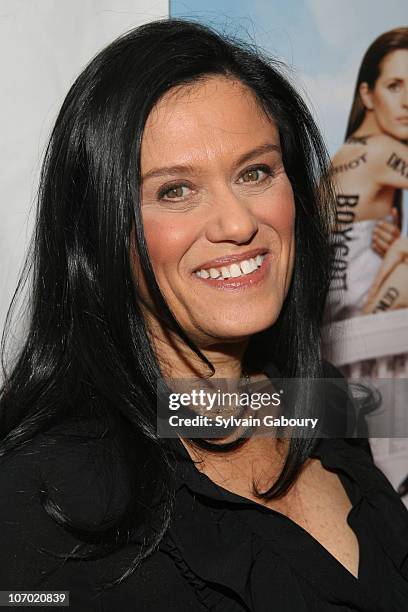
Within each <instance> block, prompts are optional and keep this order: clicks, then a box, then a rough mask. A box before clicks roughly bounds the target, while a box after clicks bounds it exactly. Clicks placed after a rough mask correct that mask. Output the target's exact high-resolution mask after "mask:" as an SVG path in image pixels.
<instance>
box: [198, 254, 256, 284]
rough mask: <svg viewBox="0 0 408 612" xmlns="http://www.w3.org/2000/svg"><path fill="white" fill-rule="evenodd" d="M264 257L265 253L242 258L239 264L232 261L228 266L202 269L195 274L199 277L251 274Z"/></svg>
mask: <svg viewBox="0 0 408 612" xmlns="http://www.w3.org/2000/svg"><path fill="white" fill-rule="evenodd" d="M264 259H265V255H257V256H256V257H251V259H244V260H243V261H240V262H239V264H237V263H233V264H231V265H230V266H229V267H228V266H222V268H221V269H220V270H218V269H217V268H210V269H209V270H204V269H202V270H199V271H197V272H195V274H196V275H197V276H198V277H200V278H214V279H216V278H218V279H220V277H222V278H223V279H225V278H238V277H239V276H242V275H243V274H251V272H254V271H255V270H257V269H258V268H259V267H260V266H261V265H262V262H263V260H264Z"/></svg>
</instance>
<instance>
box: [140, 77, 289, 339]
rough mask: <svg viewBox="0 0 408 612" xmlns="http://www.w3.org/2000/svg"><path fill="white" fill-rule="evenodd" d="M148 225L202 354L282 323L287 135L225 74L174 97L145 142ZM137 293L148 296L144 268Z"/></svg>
mask: <svg viewBox="0 0 408 612" xmlns="http://www.w3.org/2000/svg"><path fill="white" fill-rule="evenodd" d="M141 171H142V200H141V206H142V218H143V225H144V232H145V237H146V243H147V247H148V252H149V255H150V260H151V263H152V266H153V270H154V273H155V276H156V279H157V282H158V284H159V286H160V289H161V291H162V293H163V294H164V297H165V299H166V301H167V303H168V304H169V306H170V308H171V310H172V312H173V314H174V315H175V317H176V318H177V320H178V321H179V323H180V324H181V326H182V327H183V328H184V330H185V331H186V332H187V333H188V334H189V336H190V337H191V338H192V339H193V340H194V341H195V342H197V343H199V345H200V346H202V347H203V346H207V345H210V344H213V343H215V342H218V341H237V340H239V339H243V338H246V337H247V336H249V335H251V334H253V333H255V332H258V331H261V330H263V329H265V328H267V327H269V326H270V325H271V324H273V323H274V321H275V320H276V318H277V317H278V315H279V312H280V310H281V308H282V304H283V302H284V300H285V296H286V294H287V291H288V288H289V284H290V280H291V274H292V268H293V260H294V220H295V205H294V197H293V191H292V187H291V184H290V182H289V179H288V177H287V176H286V173H285V169H284V167H283V164H282V159H281V151H280V142H279V134H278V130H277V127H276V125H275V123H274V121H271V120H270V119H269V118H268V117H267V116H266V115H265V113H264V112H263V111H262V110H261V108H260V107H259V105H258V103H257V101H256V99H255V97H254V95H253V94H252V92H251V91H250V90H249V89H248V88H246V87H245V86H243V85H242V84H241V83H240V82H238V81H234V80H232V79H227V78H225V77H222V76H219V77H218V76H216V77H215V76H214V77H208V78H206V79H205V80H204V81H201V82H199V83H195V84H193V85H189V86H182V87H179V88H176V89H174V90H171V91H169V92H168V93H167V94H166V95H165V96H164V97H163V98H162V99H161V100H160V101H159V103H158V104H157V105H156V107H155V108H154V109H153V110H152V112H151V114H150V116H149V117H148V120H147V123H146V128H145V132H144V136H143V141H142V151H141ZM136 277H137V279H138V282H139V289H140V291H141V292H142V293H143V294H144V296H145V297H147V298H148V288H147V286H146V283H145V282H144V280H143V279H142V278H141V273H140V269H139V270H138V269H137V266H136Z"/></svg>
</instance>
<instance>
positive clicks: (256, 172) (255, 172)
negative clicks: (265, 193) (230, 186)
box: [238, 166, 272, 183]
mask: <svg viewBox="0 0 408 612" xmlns="http://www.w3.org/2000/svg"><path fill="white" fill-rule="evenodd" d="M271 174H272V172H271V169H270V168H268V166H257V167H256V168H248V170H245V172H244V173H243V174H241V176H240V177H239V179H238V182H239V183H260V182H262V181H263V180H265V179H266V178H267V177H268V176H271Z"/></svg>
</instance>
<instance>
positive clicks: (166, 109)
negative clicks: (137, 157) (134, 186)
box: [142, 76, 279, 165]
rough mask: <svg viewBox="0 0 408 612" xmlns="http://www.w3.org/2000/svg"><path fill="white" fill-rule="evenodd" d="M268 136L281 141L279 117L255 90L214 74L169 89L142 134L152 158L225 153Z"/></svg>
mask: <svg viewBox="0 0 408 612" xmlns="http://www.w3.org/2000/svg"><path fill="white" fill-rule="evenodd" d="M265 142H271V143H272V144H276V145H279V134H278V130H277V127H276V124H275V122H274V121H273V120H272V119H271V118H270V117H269V116H268V115H267V114H266V112H265V111H264V110H263V109H262V107H261V106H260V104H259V102H258V100H257V98H256V96H255V94H254V93H253V92H252V91H251V90H250V89H249V88H248V87H247V86H246V85H244V84H243V83H241V82H240V81H238V80H233V79H232V78H230V77H224V76H211V77H208V78H206V79H205V80H200V81H198V82H196V83H193V84H189V85H184V86H180V87H177V88H174V90H170V91H169V92H167V94H166V95H165V96H163V98H162V99H161V100H160V101H159V102H158V104H157V105H156V106H155V107H154V108H153V110H152V112H151V113H150V115H149V117H148V120H147V122H146V127H145V131H144V135H143V140H142V165H143V161H145V162H146V160H147V159H149V158H152V159H153V158H156V159H157V158H162V157H166V156H170V157H171V158H172V159H173V161H174V163H177V159H178V157H180V158H181V159H184V158H185V157H186V155H187V157H188V156H192V157H197V158H200V157H202V156H203V157H205V158H211V156H214V155H216V156H219V155H221V156H222V155H223V154H224V153H225V154H226V153H228V152H234V153H235V152H237V153H239V151H238V150H239V149H241V148H247V147H253V148H255V147H257V146H260V145H262V144H264V143H265Z"/></svg>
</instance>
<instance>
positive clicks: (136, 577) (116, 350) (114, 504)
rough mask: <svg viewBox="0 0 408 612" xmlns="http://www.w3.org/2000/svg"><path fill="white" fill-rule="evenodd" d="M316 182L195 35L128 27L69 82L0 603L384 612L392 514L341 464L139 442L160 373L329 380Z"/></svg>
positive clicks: (11, 386) (49, 167)
mask: <svg viewBox="0 0 408 612" xmlns="http://www.w3.org/2000/svg"><path fill="white" fill-rule="evenodd" d="M326 168H327V165H326V154H325V150H324V147H323V145H322V142H321V139H320V136H319V134H318V131H317V129H316V127H315V125H314V123H313V120H312V118H311V117H310V114H309V112H308V111H307V109H306V106H305V105H304V103H303V102H302V100H301V99H300V98H299V97H298V95H297V94H296V93H295V91H294V90H293V88H292V87H291V86H290V85H289V83H288V82H287V81H286V79H285V78H283V77H282V76H281V74H280V73H279V72H278V71H277V69H276V67H275V66H274V64H273V63H272V62H269V61H267V60H266V59H263V58H262V57H261V56H260V55H259V53H258V52H255V51H253V50H248V49H246V48H245V46H243V45H240V44H238V43H236V42H234V43H232V42H229V41H227V40H225V39H224V38H222V37H220V36H219V35H218V34H215V33H214V32H212V31H211V30H208V29H207V28H205V27H203V26H199V25H197V24H193V23H189V22H183V21H177V20H169V21H163V22H156V23H151V24H148V25H145V26H143V27H141V28H138V29H135V30H133V31H131V32H130V33H128V34H127V35H126V36H124V37H122V38H119V39H118V40H117V41H115V42H114V43H112V44H111V45H110V46H109V47H107V48H106V49H105V50H103V51H102V52H101V53H100V54H99V55H98V56H97V57H96V58H95V59H94V60H93V61H92V62H91V63H90V64H89V66H88V67H87V68H86V69H85V70H84V72H83V73H82V74H81V75H80V76H79V78H78V79H77V81H76V82H75V84H74V85H73V87H72V89H71V90H70V92H69V93H68V96H67V98H66V100H65V102H64V104H63V107H62V109H61V112H60V114H59V116H58V118H57V121H56V125H55V128H54V130H53V134H52V137H51V141H50V145H49V147H48V151H47V156H46V160H45V164H44V170H43V174H42V186H41V191H40V203H39V217H38V224H37V230H36V236H35V245H34V278H33V293H32V296H31V300H32V301H31V313H30V314H31V322H30V327H29V330H28V335H27V339H26V342H25V344H24V347H23V350H22V351H21V353H20V355H19V357H18V359H17V360H16V362H15V365H14V367H13V368H12V370H11V372H10V373H9V375H8V377H7V379H6V383H5V386H4V390H3V397H2V404H1V415H2V430H3V443H2V455H3V460H2V466H1V470H0V480H1V482H0V486H1V491H2V498H1V499H2V501H1V511H0V515H1V532H2V552H1V557H2V558H1V563H0V568H1V569H0V573H1V584H2V589H3V590H4V589H14V590H16V589H17V590H21V589H26V590H27V589H35V588H36V589H42V590H47V591H50V590H52V591H54V592H55V591H56V590H70V605H71V608H72V609H74V610H86V611H87V612H90V611H92V610H108V611H110V610H112V611H114V610H115V611H116V610H124V611H126V610H135V609H137V610H143V611H149V610H150V611H155V612H156V611H160V612H161V611H165V610H166V611H167V610H174V611H177V612H180V611H182V610H189V611H191V610H197V611H200V610H223V611H225V610H237V611H238V610H255V611H257V612H259V611H264V610H269V609H271V607H273V608H274V609H275V610H280V611H283V610H288V611H289V610H290V611H291V612H292V611H293V610H296V611H301V610H313V612H318V611H319V610H325V611H327V610H330V609H333V610H334V609H336V610H338V609H339V606H341V607H342V608H343V609H353V610H355V609H358V610H374V609H382V610H387V611H389V610H391V609H393V607H392V606H394V609H398V610H401V609H404V608H405V607H406V605H407V603H408V582H407V579H408V567H407V565H406V564H405V558H406V556H407V552H408V515H407V513H406V510H405V508H404V507H403V505H402V504H401V502H400V501H399V499H398V497H397V496H396V494H395V493H394V491H393V490H392V488H391V486H390V485H389V483H388V481H387V480H386V479H385V477H384V476H383V475H382V474H381V473H380V472H379V471H378V470H377V469H376V468H375V467H374V466H373V464H372V462H371V459H370V457H369V455H368V454H366V453H365V451H364V450H362V449H360V448H358V447H356V446H353V445H351V444H349V443H348V442H346V441H342V440H330V439H326V440H323V439H321V440H318V439H316V435H315V436H314V437H313V436H309V437H301V438H292V439H285V438H280V439H276V438H272V437H265V436H262V437H260V436H257V437H250V438H248V439H238V440H233V439H231V437H229V438H227V439H226V441H215V442H212V443H211V442H210V441H209V440H207V439H204V440H200V439H198V440H189V439H182V440H166V439H161V438H159V437H158V435H157V431H156V395H157V393H156V384H157V381H158V379H160V378H161V377H162V376H165V377H169V378H173V379H189V378H192V377H197V376H198V377H202V378H203V379H206V380H207V379H211V378H212V377H214V378H222V379H233V380H238V379H241V378H242V377H243V378H244V379H245V380H246V383H247V384H249V385H253V384H254V383H255V382H256V381H258V380H259V381H262V380H268V379H269V378H273V377H276V376H282V377H287V378H291V377H296V378H304V379H314V378H319V377H320V378H321V377H324V376H325V375H326V376H336V375H337V373H336V372H335V371H333V368H329V367H328V366H326V367H324V365H323V364H322V361H321V358H320V349H319V332H318V330H319V324H320V318H321V313H322V308H323V304H324V300H325V293H326V289H327V286H328V283H329V252H330V246H329V240H328V234H329V224H328V222H327V219H328V218H329V212H330V203H331V201H332V195H331V190H330V183H328V182H327V180H326V179H325V178H324V177H325V175H326ZM322 177H323V178H322ZM254 262H255V263H254ZM302 399H303V403H302V406H301V409H302V411H303V414H311V413H312V412H313V405H312V402H311V400H310V399H309V396H306V397H304V398H302ZM341 399H343V397H342V398H341ZM343 409H344V407H343ZM357 576H358V579H357ZM379 585H381V587H382V588H381V590H378V586H379ZM385 587H386V588H385Z"/></svg>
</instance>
